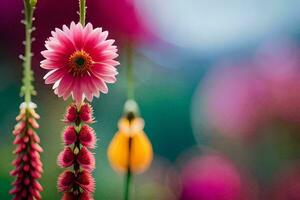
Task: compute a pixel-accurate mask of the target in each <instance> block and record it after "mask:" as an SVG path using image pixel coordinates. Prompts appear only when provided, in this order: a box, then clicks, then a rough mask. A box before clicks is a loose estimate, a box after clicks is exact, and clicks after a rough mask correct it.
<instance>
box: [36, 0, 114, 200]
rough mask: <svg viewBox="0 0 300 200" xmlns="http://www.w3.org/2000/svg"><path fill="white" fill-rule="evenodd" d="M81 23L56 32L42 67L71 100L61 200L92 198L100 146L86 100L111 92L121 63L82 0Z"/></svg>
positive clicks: (60, 93) (61, 158)
mask: <svg viewBox="0 0 300 200" xmlns="http://www.w3.org/2000/svg"><path fill="white" fill-rule="evenodd" d="M79 15H80V20H79V23H77V24H76V23H74V22H72V23H71V25H70V27H67V26H66V25H64V26H63V27H62V29H58V28H57V29H55V31H53V32H52V36H51V37H50V38H49V39H48V40H47V41H46V44H45V46H46V48H47V49H46V50H45V51H42V52H41V53H42V55H43V56H44V57H45V59H44V60H43V61H42V62H41V67H42V68H44V69H46V70H48V71H49V72H48V73H47V74H46V75H45V77H44V79H45V83H46V84H54V85H53V89H54V93H55V94H57V95H58V96H59V97H63V99H64V100H66V99H68V97H70V96H71V97H72V99H73V103H72V104H71V105H70V106H69V107H68V108H67V112H66V115H65V122H66V123H67V127H66V129H65V131H64V133H63V141H64V144H65V148H64V150H63V151H62V152H61V153H60V154H59V156H58V165H59V166H60V167H63V168H68V169H67V170H66V171H65V172H63V173H62V174H61V175H60V176H59V178H58V189H59V191H60V192H63V193H64V194H63V198H62V199H93V196H92V193H93V192H94V189H95V183H94V179H93V177H92V175H91V173H92V171H93V170H94V169H95V158H94V155H93V154H92V152H91V151H90V150H91V149H93V148H94V147H95V143H96V135H95V133H94V130H93V129H92V128H91V127H90V126H89V125H90V124H91V123H93V122H94V117H93V111H92V110H93V109H92V107H91V105H90V104H88V103H87V102H85V99H87V100H88V101H90V102H91V101H92V100H93V97H94V96H96V97H99V95H100V92H102V93H107V92H108V88H107V85H106V84H107V83H114V82H115V81H116V77H115V76H116V75H117V74H118V72H117V70H116V68H115V66H116V65H118V64H119V62H117V61H115V60H114V59H115V58H116V57H117V56H118V54H117V47H116V46H114V45H113V43H114V40H107V36H108V32H107V31H104V32H103V31H102V29H101V28H95V29H94V28H93V26H92V24H91V23H88V24H87V25H85V17H86V1H85V0H80V1H79Z"/></svg>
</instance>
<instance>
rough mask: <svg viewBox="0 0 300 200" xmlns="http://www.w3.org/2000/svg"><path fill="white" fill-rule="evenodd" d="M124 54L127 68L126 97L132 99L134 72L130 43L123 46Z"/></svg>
mask: <svg viewBox="0 0 300 200" xmlns="http://www.w3.org/2000/svg"><path fill="white" fill-rule="evenodd" d="M125 54H126V58H125V60H126V68H127V98H128V99H134V93H135V88H134V73H133V47H132V45H131V44H129V43H128V44H127V46H126V48H125Z"/></svg>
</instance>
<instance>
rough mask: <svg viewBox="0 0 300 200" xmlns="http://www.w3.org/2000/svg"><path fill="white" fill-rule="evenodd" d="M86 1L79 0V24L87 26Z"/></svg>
mask: <svg viewBox="0 0 300 200" xmlns="http://www.w3.org/2000/svg"><path fill="white" fill-rule="evenodd" d="M85 16H86V0H79V22H80V23H81V24H82V26H85Z"/></svg>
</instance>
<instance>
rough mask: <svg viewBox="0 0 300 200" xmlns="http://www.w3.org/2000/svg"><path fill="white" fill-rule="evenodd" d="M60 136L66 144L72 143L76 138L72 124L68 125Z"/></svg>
mask: <svg viewBox="0 0 300 200" xmlns="http://www.w3.org/2000/svg"><path fill="white" fill-rule="evenodd" d="M62 137H63V141H64V143H65V144H66V145H71V144H73V143H74V142H75V141H76V139H77V134H76V130H75V128H74V126H68V127H67V128H66V129H65V131H64V132H63V135H62Z"/></svg>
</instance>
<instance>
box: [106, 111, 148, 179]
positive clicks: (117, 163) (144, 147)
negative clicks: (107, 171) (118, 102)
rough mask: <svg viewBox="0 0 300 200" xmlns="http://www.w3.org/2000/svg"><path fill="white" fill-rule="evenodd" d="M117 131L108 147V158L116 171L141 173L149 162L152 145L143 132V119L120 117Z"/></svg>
mask: <svg viewBox="0 0 300 200" xmlns="http://www.w3.org/2000/svg"><path fill="white" fill-rule="evenodd" d="M118 127H119V131H118V132H117V133H116V135H115V136H114V138H113V140H112V141H111V143H110V145H109V148H108V159H109V161H110V164H111V166H112V167H113V168H114V169H115V170H116V171H118V172H121V173H126V172H128V170H130V172H132V173H142V172H144V171H145V170H146V169H147V168H148V167H149V165H150V164H151V161H152V158H153V151H152V145H151V143H150V141H149V139H148V137H147V136H146V134H145V133H144V131H143V129H144V120H143V119H142V118H139V117H133V119H130V118H128V117H127V118H125V117H123V118H121V119H120V121H119V123H118Z"/></svg>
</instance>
